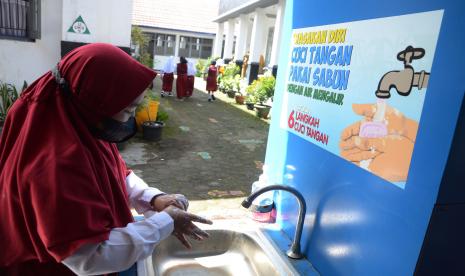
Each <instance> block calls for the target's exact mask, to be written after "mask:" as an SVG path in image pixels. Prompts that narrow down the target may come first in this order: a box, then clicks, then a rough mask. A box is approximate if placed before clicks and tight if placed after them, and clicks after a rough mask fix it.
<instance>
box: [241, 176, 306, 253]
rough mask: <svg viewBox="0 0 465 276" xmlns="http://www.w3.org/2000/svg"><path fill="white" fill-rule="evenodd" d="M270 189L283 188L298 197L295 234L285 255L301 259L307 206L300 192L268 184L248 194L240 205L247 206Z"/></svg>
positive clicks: (287, 187)
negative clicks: (297, 216)
mask: <svg viewBox="0 0 465 276" xmlns="http://www.w3.org/2000/svg"><path fill="white" fill-rule="evenodd" d="M272 190H283V191H288V192H290V193H292V194H294V195H295V197H296V198H297V199H298V202H299V218H298V220H297V226H296V229H295V235H294V240H293V241H292V245H291V247H290V248H289V250H288V251H287V256H288V257H289V258H292V259H302V258H303V254H302V252H300V239H301V238H302V229H303V226H304V217H305V213H306V210H307V206H306V204H305V199H304V197H303V196H302V194H301V193H300V192H299V191H297V190H296V189H294V188H292V187H289V186H284V185H270V186H266V187H264V188H262V189H260V190H258V191H256V192H254V193H252V194H251V195H249V196H248V197H247V198H246V199H245V200H244V201H243V202H242V206H243V207H244V208H249V207H250V205H251V204H252V201H254V199H255V198H256V197H257V196H259V195H261V194H263V193H266V192H268V191H272Z"/></svg>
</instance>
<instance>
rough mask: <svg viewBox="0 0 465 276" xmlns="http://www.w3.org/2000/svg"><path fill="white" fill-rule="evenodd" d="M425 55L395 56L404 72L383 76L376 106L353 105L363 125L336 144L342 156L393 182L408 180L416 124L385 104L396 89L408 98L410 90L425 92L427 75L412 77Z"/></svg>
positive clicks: (422, 52)
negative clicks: (414, 65) (415, 60)
mask: <svg viewBox="0 0 465 276" xmlns="http://www.w3.org/2000/svg"><path fill="white" fill-rule="evenodd" d="M424 55H425V50H424V49H423V48H413V47H412V46H408V47H407V48H405V50H403V51H401V52H399V53H398V54H397V59H398V60H399V61H403V62H404V70H401V71H390V72H387V73H386V74H384V75H383V77H382V78H381V80H380V81H379V84H378V89H377V90H376V93H375V94H376V97H377V98H378V100H377V102H376V104H353V105H352V109H353V111H354V112H355V113H356V114H358V115H361V116H364V119H363V120H362V121H359V122H356V123H354V124H352V125H351V126H349V127H347V128H345V129H344V130H343V132H342V134H341V141H340V144H339V147H340V150H341V156H342V157H343V158H345V159H347V160H348V161H351V162H353V163H354V164H356V165H358V166H360V167H362V168H364V169H367V170H369V171H371V172H373V173H374V174H376V175H378V176H380V177H382V178H384V179H386V180H389V181H393V182H400V181H406V180H407V174H408V169H409V166H410V159H411V157H412V152H413V146H414V144H415V138H416V135H417V131H418V122H416V121H415V120H412V119H409V118H407V117H405V116H404V114H402V113H401V112H400V111H399V110H397V109H395V108H393V107H391V106H389V105H388V104H387V102H386V100H387V99H388V98H390V97H391V93H390V90H391V88H395V89H396V91H397V93H398V94H399V95H401V96H408V95H410V93H411V90H412V88H413V87H417V88H418V90H420V89H422V88H426V86H427V85H428V81H429V76H430V74H429V73H427V72H425V71H420V72H417V73H415V71H414V69H413V67H412V65H411V63H412V61H413V60H414V59H420V58H422V57H423V56H424Z"/></svg>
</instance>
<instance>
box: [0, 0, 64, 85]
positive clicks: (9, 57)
mask: <svg viewBox="0 0 465 276" xmlns="http://www.w3.org/2000/svg"><path fill="white" fill-rule="evenodd" d="M40 2H41V39H37V40H36V41H35V42H26V41H15V40H7V39H0V81H3V82H8V83H12V84H14V85H16V87H17V88H18V89H21V87H22V85H23V81H27V82H28V83H29V84H30V83H31V82H32V81H34V80H35V79H37V78H38V77H40V76H41V75H43V74H44V73H46V72H47V71H49V70H50V69H52V67H53V66H55V64H56V63H57V62H58V61H59V60H60V40H61V26H62V24H61V10H62V4H61V3H62V1H61V0H47V1H40Z"/></svg>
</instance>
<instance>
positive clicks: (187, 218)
mask: <svg viewBox="0 0 465 276" xmlns="http://www.w3.org/2000/svg"><path fill="white" fill-rule="evenodd" d="M163 211H164V212H166V213H167V214H168V215H169V216H170V217H171V218H172V219H173V220H174V232H173V235H174V236H176V238H178V240H180V241H181V243H182V244H183V245H184V246H185V247H186V248H189V249H190V248H192V245H191V244H190V242H189V241H188V240H187V238H186V236H189V237H191V238H193V239H195V240H198V241H201V240H203V239H205V238H208V237H209V236H210V235H209V234H208V233H207V232H205V231H203V230H201V229H200V228H198V227H197V226H196V225H195V224H194V223H193V222H200V223H205V224H212V223H213V222H212V221H211V220H208V219H205V218H202V217H199V216H197V215H194V214H191V213H188V212H186V211H184V210H181V209H179V208H176V207H175V206H173V205H170V206H168V207H167V208H165V209H164V210H163Z"/></svg>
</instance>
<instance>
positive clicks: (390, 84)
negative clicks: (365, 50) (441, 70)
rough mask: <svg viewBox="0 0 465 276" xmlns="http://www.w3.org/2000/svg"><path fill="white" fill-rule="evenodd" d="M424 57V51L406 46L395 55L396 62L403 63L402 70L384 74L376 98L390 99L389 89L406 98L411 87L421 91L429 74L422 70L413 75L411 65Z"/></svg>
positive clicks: (426, 83) (426, 82)
mask: <svg viewBox="0 0 465 276" xmlns="http://www.w3.org/2000/svg"><path fill="white" fill-rule="evenodd" d="M424 56H425V49H423V48H413V47H412V46H408V47H407V48H405V50H403V51H401V52H399V53H398V54H397V60H399V61H403V62H404V70H402V71H390V72H387V73H386V74H384V76H383V77H382V78H381V80H380V81H379V84H378V89H377V90H376V93H375V94H376V97H378V98H382V99H387V98H389V97H391V93H390V92H389V91H390V90H391V88H395V89H396V90H397V93H399V95H402V96H408V95H409V94H410V91H411V90H412V87H418V89H422V88H425V87H427V86H428V80H429V75H430V73H427V72H425V71H424V70H422V71H420V72H417V73H415V72H414V70H413V67H412V65H411V63H412V61H413V60H414V59H421V58H422V57H424Z"/></svg>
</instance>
